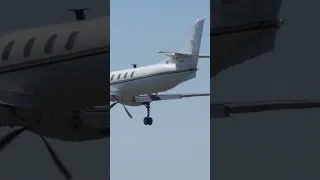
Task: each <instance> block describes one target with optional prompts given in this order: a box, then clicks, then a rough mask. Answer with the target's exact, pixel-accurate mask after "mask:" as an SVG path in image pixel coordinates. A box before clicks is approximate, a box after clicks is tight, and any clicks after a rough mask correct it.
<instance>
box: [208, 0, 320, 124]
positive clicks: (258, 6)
mask: <svg viewBox="0 0 320 180" xmlns="http://www.w3.org/2000/svg"><path fill="white" fill-rule="evenodd" d="M260 1H261V2H256V1H255V2H253V1H250V2H249V1H246V2H245V3H244V2H240V1H236V0H227V1H212V6H211V29H210V36H211V37H210V38H211V39H210V40H211V54H213V57H212V63H211V65H212V67H211V69H210V73H211V83H212V86H211V88H212V87H214V83H213V81H214V78H215V77H216V76H218V75H219V74H220V73H222V72H224V71H225V70H227V69H229V68H231V67H233V66H235V65H239V64H242V63H244V62H247V61H249V60H253V59H254V58H256V57H259V56H262V55H264V54H267V53H270V52H272V51H273V50H274V49H275V40H276V35H277V32H278V31H279V30H280V29H281V28H282V27H283V25H284V19H283V18H280V17H279V14H280V7H281V0H269V1H263V0H260ZM230 52H231V53H230ZM319 107H320V101H319V100H309V99H302V100H268V101H243V102H236V101H234V102H216V101H214V100H213V98H212V101H211V107H210V111H211V112H210V116H211V118H219V119H224V118H230V117H232V115H235V114H244V113H258V112H263V111H279V110H295V109H310V108H319Z"/></svg>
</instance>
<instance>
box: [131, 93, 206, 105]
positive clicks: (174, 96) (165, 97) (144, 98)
mask: <svg viewBox="0 0 320 180" xmlns="http://www.w3.org/2000/svg"><path fill="white" fill-rule="evenodd" d="M199 96H210V94H205V93H195V94H161V95H141V96H136V97H134V99H135V101H136V102H139V103H147V102H152V101H162V100H173V99H182V98H189V97H199Z"/></svg>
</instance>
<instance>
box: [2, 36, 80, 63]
mask: <svg viewBox="0 0 320 180" xmlns="http://www.w3.org/2000/svg"><path fill="white" fill-rule="evenodd" d="M78 35H79V32H72V33H71V34H70V36H69V38H68V40H67V42H66V44H65V50H66V51H68V50H71V49H72V48H73V46H74V44H75V41H76V38H77V37H78ZM57 38H58V35H57V34H53V35H52V36H50V38H49V39H48V40H47V43H46V44H45V46H44V52H45V53H46V54H50V53H52V52H53V50H54V45H55V42H56V40H57ZM35 41H36V38H35V37H32V38H30V39H29V40H28V41H27V43H26V45H25V46H24V51H23V56H24V57H26V58H27V57H29V56H31V51H32V48H33V45H34V43H35ZM14 44H15V41H10V42H8V43H7V45H6V46H4V48H3V52H2V60H9V57H10V53H11V51H12V49H13V46H14Z"/></svg>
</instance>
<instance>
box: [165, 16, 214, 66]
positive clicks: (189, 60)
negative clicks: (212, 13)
mask: <svg viewBox="0 0 320 180" xmlns="http://www.w3.org/2000/svg"><path fill="white" fill-rule="evenodd" d="M203 24H204V19H198V20H197V22H196V24H195V25H194V28H193V31H192V33H191V36H190V38H189V41H188V42H187V44H186V45H185V47H184V48H183V49H182V50H180V51H179V52H164V51H160V52H159V53H160V54H164V55H166V56H169V58H168V59H166V60H164V61H162V62H161V63H166V64H176V65H177V68H181V69H185V68H197V66H198V58H208V57H210V56H208V55H200V54H199V52H200V46H201V39H202V31H203Z"/></svg>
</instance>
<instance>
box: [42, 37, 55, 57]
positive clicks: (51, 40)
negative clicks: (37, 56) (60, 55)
mask: <svg viewBox="0 0 320 180" xmlns="http://www.w3.org/2000/svg"><path fill="white" fill-rule="evenodd" d="M57 38H58V35H57V34H54V35H52V36H51V37H50V38H49V39H48V41H47V44H46V45H45V47H44V51H45V52H46V53H47V54H50V53H51V52H52V51H53V48H54V43H55V41H56V39H57Z"/></svg>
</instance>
